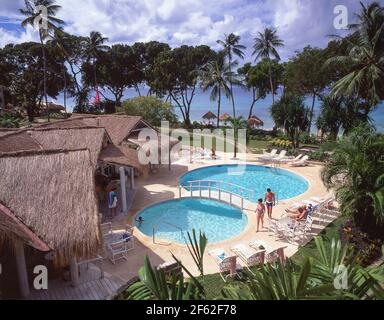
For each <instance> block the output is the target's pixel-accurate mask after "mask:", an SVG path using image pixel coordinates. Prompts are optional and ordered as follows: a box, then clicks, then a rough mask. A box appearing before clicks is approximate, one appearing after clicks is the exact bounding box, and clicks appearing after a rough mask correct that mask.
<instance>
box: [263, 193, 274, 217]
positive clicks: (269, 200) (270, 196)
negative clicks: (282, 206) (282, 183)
mask: <svg viewBox="0 0 384 320" xmlns="http://www.w3.org/2000/svg"><path fill="white" fill-rule="evenodd" d="M264 202H265V204H266V205H267V211H268V217H269V219H272V209H273V206H275V205H276V198H275V194H274V193H273V192H272V190H271V189H269V188H268V189H267V193H266V194H265V198H264Z"/></svg>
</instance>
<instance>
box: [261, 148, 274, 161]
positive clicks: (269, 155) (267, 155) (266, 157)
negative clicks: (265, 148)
mask: <svg viewBox="0 0 384 320" xmlns="http://www.w3.org/2000/svg"><path fill="white" fill-rule="evenodd" d="M276 154H277V149H273V150H272V151H271V152H266V153H264V154H263V155H262V156H259V157H257V158H258V159H259V160H262V161H264V160H269V159H270V158H272V157H274V156H276Z"/></svg>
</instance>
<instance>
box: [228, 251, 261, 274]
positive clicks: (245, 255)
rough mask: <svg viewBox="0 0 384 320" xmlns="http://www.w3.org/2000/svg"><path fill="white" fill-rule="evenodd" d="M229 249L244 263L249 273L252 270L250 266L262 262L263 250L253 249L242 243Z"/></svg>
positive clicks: (258, 264)
mask: <svg viewBox="0 0 384 320" xmlns="http://www.w3.org/2000/svg"><path fill="white" fill-rule="evenodd" d="M231 250H232V251H233V252H234V253H235V254H236V255H237V256H238V257H239V258H240V259H241V260H242V261H243V262H244V263H245V266H246V268H247V269H248V270H249V271H250V272H251V273H253V272H252V270H251V269H250V268H252V267H256V266H260V265H263V264H264V259H265V250H258V251H255V250H254V249H252V248H251V247H249V246H246V245H244V244H239V245H237V246H234V247H233V248H231Z"/></svg>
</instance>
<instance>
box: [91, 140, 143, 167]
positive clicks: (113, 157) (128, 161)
mask: <svg viewBox="0 0 384 320" xmlns="http://www.w3.org/2000/svg"><path fill="white" fill-rule="evenodd" d="M99 159H100V160H101V161H104V162H107V163H111V164H116V165H122V166H128V167H133V168H135V169H137V170H138V171H139V172H140V173H143V174H145V173H146V172H147V170H148V166H145V165H142V164H141V163H140V161H139V156H138V151H137V150H135V149H132V148H131V147H129V146H127V145H122V146H116V145H114V144H111V145H109V146H108V147H107V148H105V149H104V150H103V151H101V153H100V157H99Z"/></svg>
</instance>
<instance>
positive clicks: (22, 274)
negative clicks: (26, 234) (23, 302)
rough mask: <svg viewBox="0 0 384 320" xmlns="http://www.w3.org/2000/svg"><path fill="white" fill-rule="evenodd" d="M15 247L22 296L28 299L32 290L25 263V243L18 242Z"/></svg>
mask: <svg viewBox="0 0 384 320" xmlns="http://www.w3.org/2000/svg"><path fill="white" fill-rule="evenodd" d="M14 246H15V258H16V268H17V274H18V277H19V289H20V294H21V296H22V297H23V298H27V297H28V296H29V294H30V290H29V283H28V273H27V264H26V262H25V252H24V243H23V242H22V241H21V240H16V241H15V243H14Z"/></svg>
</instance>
